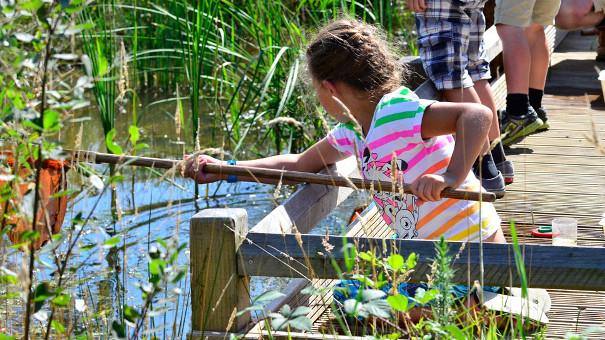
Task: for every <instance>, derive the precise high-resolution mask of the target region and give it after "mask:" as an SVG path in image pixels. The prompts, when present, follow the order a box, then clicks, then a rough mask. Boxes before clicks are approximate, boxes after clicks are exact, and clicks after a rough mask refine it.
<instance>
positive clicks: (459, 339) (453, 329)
mask: <svg viewBox="0 0 605 340" xmlns="http://www.w3.org/2000/svg"><path fill="white" fill-rule="evenodd" d="M443 329H444V330H445V331H447V332H448V333H449V335H450V336H451V337H452V338H454V339H456V340H466V339H467V337H466V336H465V335H464V333H462V331H461V330H460V329H459V328H458V327H457V326H456V325H448V326H445V327H444V328H443Z"/></svg>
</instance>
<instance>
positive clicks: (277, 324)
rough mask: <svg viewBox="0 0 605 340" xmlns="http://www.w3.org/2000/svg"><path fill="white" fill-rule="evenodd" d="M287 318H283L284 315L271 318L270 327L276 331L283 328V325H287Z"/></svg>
mask: <svg viewBox="0 0 605 340" xmlns="http://www.w3.org/2000/svg"><path fill="white" fill-rule="evenodd" d="M287 322H288V319H286V318H284V317H276V318H273V320H271V328H273V329H274V330H276V331H279V330H281V329H283V328H285V326H286V325H287Z"/></svg>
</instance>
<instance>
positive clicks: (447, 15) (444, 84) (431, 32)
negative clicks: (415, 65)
mask: <svg viewBox="0 0 605 340" xmlns="http://www.w3.org/2000/svg"><path fill="white" fill-rule="evenodd" d="M486 1H487V0H450V1H447V0H426V1H425V3H426V6H427V10H426V11H425V12H423V13H416V27H417V29H418V49H419V52H420V58H421V59H422V66H423V67H424V71H425V72H426V74H427V76H428V77H429V79H431V80H432V81H433V83H434V84H435V87H436V88H437V89H438V90H451V89H457V88H467V87H471V86H473V84H474V82H476V81H478V80H482V79H490V78H491V76H490V72H489V62H488V60H487V53H486V51H485V46H484V41H483V33H484V32H485V16H484V15H483V6H484V5H485V2H486Z"/></svg>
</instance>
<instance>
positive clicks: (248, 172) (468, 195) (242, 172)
mask: <svg viewBox="0 0 605 340" xmlns="http://www.w3.org/2000/svg"><path fill="white" fill-rule="evenodd" d="M74 153H75V155H74V160H77V161H81V162H89V163H107V164H125V165H134V166H144V167H151V168H160V169H172V168H174V167H176V166H177V164H178V163H179V162H181V161H177V160H172V159H162V158H151V157H135V156H118V155H112V154H107V153H100V152H93V151H75V152H74ZM204 171H205V172H208V173H212V174H218V175H235V176H245V177H249V178H252V179H253V180H254V181H256V182H260V183H270V184H274V183H275V182H276V181H283V182H286V183H287V182H296V183H311V184H324V185H333V186H340V187H348V188H356V189H362V190H373V191H382V192H393V193H399V192H403V193H406V194H411V193H412V191H411V189H410V186H409V185H408V184H405V183H392V182H389V181H376V180H372V181H370V180H364V179H360V178H349V177H342V176H334V175H326V174H315V173H310V172H300V171H290V170H276V169H266V168H253V167H244V166H237V165H222V164H206V166H205V167H204ZM441 197H446V198H454V199H461V200H469V201H483V202H495V201H496V195H494V194H493V193H490V192H477V191H466V190H457V189H449V188H448V189H445V190H443V192H442V193H441Z"/></svg>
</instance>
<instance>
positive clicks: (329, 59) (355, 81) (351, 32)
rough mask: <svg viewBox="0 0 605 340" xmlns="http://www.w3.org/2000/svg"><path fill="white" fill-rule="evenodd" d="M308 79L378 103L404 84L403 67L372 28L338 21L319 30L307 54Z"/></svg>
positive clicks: (381, 34) (379, 34) (356, 23)
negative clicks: (347, 88)
mask: <svg viewBox="0 0 605 340" xmlns="http://www.w3.org/2000/svg"><path fill="white" fill-rule="evenodd" d="M306 57H307V66H308V69H309V72H310V75H311V77H313V78H314V79H315V80H318V81H323V80H328V81H343V82H345V83H346V84H348V85H350V86H352V87H353V88H355V89H358V90H361V91H364V92H366V93H368V95H369V96H370V98H372V99H376V100H378V99H380V98H382V96H384V95H385V94H387V93H389V92H391V91H393V90H395V89H396V88H397V87H399V86H401V85H402V83H403V72H404V67H403V65H402V64H401V63H399V62H398V60H397V57H396V56H395V54H394V53H392V52H391V50H390V48H389V45H388V44H387V42H386V39H385V38H384V36H383V33H382V32H381V31H380V30H379V29H378V28H377V27H375V26H372V25H369V24H366V23H363V22H360V21H357V20H354V19H348V18H347V19H340V20H337V21H334V22H332V23H330V24H328V25H327V26H325V27H324V28H322V29H321V30H320V31H319V32H318V33H317V35H316V36H315V38H314V39H313V40H312V42H311V44H310V45H309V47H308V48H307V52H306Z"/></svg>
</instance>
